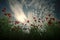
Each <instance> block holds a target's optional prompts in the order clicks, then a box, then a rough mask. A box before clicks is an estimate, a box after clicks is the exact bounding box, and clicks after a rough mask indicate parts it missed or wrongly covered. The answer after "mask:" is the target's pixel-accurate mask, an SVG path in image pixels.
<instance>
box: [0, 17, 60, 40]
mask: <svg viewBox="0 0 60 40" xmlns="http://www.w3.org/2000/svg"><path fill="white" fill-rule="evenodd" d="M11 26H13V25H10V24H9V23H8V19H7V18H5V17H3V18H0V39H8V40H54V39H55V40H58V39H59V37H60V23H58V22H55V23H53V24H52V25H48V24H47V26H46V31H44V32H42V31H38V29H37V28H31V30H30V33H29V34H27V33H24V32H23V31H22V30H21V29H20V31H19V32H18V31H10V27H11Z"/></svg>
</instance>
